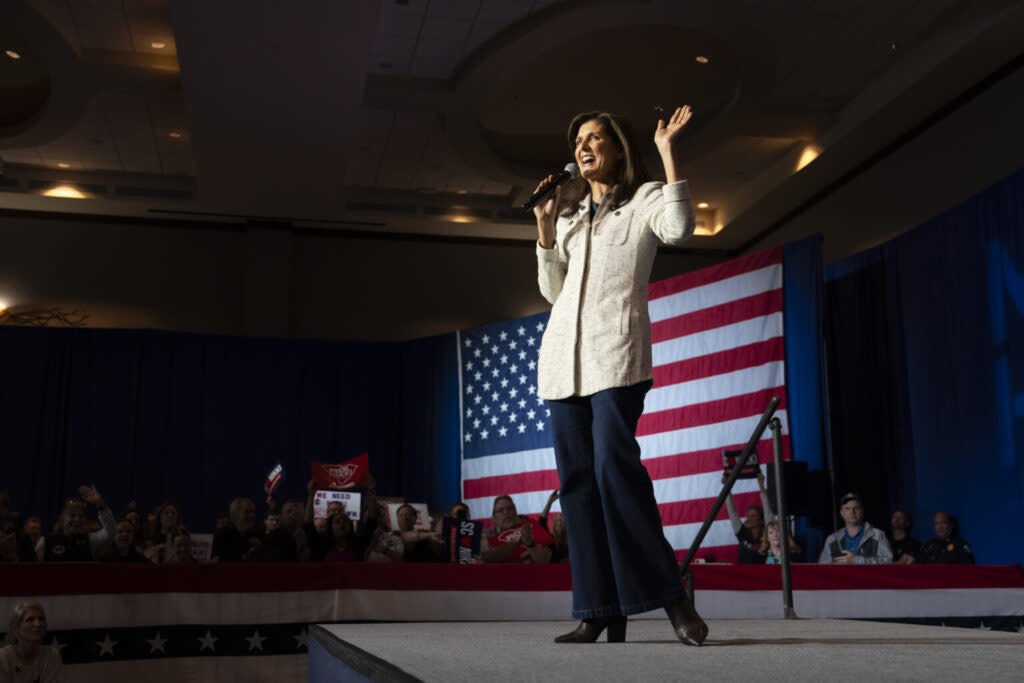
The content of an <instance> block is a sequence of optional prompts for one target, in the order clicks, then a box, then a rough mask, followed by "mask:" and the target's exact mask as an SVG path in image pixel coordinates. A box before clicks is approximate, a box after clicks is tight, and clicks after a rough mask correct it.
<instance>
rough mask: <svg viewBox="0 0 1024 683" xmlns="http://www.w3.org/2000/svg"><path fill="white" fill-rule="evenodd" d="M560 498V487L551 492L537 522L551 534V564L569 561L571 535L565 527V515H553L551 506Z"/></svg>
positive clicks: (549, 546) (549, 547)
mask: <svg viewBox="0 0 1024 683" xmlns="http://www.w3.org/2000/svg"><path fill="white" fill-rule="evenodd" d="M556 500H558V489H555V490H554V491H552V492H551V495H550V496H548V502H547V503H545V504H544V509H543V510H542V511H541V513H540V517H538V518H537V523H538V524H540V525H541V527H543V528H544V531H546V532H548V533H549V534H551V538H552V539H553V541H552V543H550V544H549V545H548V549H549V550H551V560H550V562H551V564H559V563H562V562H568V561H569V535H568V532H567V530H566V527H565V515H562V514H558V513H556V514H555V515H554V516H553V517H552V516H551V506H552V505H554V504H555V501H556Z"/></svg>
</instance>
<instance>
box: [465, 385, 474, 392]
mask: <svg viewBox="0 0 1024 683" xmlns="http://www.w3.org/2000/svg"><path fill="white" fill-rule="evenodd" d="M466 393H467V394H472V393H473V385H472V384H467V385H466Z"/></svg>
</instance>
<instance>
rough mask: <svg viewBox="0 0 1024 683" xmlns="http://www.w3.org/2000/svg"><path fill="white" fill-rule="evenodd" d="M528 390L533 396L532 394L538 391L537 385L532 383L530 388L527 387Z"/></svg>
mask: <svg viewBox="0 0 1024 683" xmlns="http://www.w3.org/2000/svg"><path fill="white" fill-rule="evenodd" d="M527 391H528V392H529V394H530V395H531V396H532V395H533V392H535V391H537V387H535V386H534V385H532V384H531V385H530V388H529V389H527Z"/></svg>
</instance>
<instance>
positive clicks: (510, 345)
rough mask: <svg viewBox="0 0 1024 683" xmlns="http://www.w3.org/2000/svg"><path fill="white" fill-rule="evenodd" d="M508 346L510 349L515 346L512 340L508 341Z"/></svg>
mask: <svg viewBox="0 0 1024 683" xmlns="http://www.w3.org/2000/svg"><path fill="white" fill-rule="evenodd" d="M508 348H510V349H514V348H516V343H515V342H514V341H511V342H509V343H508Z"/></svg>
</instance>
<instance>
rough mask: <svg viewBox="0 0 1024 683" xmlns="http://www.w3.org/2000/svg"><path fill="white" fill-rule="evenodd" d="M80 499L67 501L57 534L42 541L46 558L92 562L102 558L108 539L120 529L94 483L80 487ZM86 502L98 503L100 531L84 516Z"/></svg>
mask: <svg viewBox="0 0 1024 683" xmlns="http://www.w3.org/2000/svg"><path fill="white" fill-rule="evenodd" d="M78 493H79V494H80V495H81V496H82V498H81V499H78V498H72V499H70V500H68V501H66V502H65V503H64V509H63V510H62V511H61V515H60V522H59V525H58V528H59V529H60V531H59V532H58V533H56V534H50V535H49V536H47V537H46V540H45V541H44V542H43V544H44V547H43V548H42V554H43V559H44V560H45V561H47V562H91V561H93V560H97V559H99V556H100V554H101V553H102V552H103V550H104V549H105V548H106V545H107V543H109V542H110V541H111V539H113V537H114V534H116V533H117V522H116V521H115V520H114V514H113V513H112V512H111V511H110V508H108V507H107V504H106V503H104V502H103V498H102V497H101V496H100V493H99V491H97V490H96V487H95V486H82V487H80V488H79V489H78ZM86 503H89V504H91V505H95V506H96V511H97V514H98V515H99V518H100V524H101V528H100V530H99V531H94V532H90V531H89V520H88V518H87V517H86V516H85V513H86Z"/></svg>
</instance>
